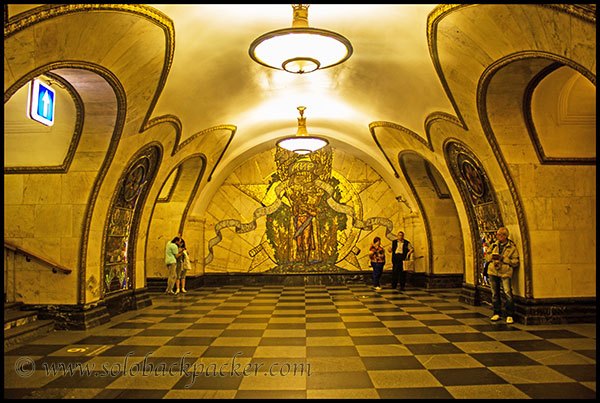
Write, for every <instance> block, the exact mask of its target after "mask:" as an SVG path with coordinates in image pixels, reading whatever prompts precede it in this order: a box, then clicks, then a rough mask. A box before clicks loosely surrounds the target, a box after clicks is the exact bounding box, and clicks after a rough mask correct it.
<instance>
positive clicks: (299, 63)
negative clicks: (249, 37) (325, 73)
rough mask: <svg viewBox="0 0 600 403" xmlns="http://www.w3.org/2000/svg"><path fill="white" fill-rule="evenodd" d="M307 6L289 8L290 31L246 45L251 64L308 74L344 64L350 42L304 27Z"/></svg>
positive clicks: (323, 30)
mask: <svg viewBox="0 0 600 403" xmlns="http://www.w3.org/2000/svg"><path fill="white" fill-rule="evenodd" d="M308 7H309V5H308V4H292V8H293V9H294V19H293V22H292V27H291V28H283V29H278V30H276V31H271V32H267V33H266V34H264V35H261V36H259V37H258V38H256V39H255V40H254V42H252V44H251V45H250V49H249V53H250V57H251V58H252V60H254V61H255V62H257V63H259V64H262V65H263V66H267V67H271V68H273V69H278V70H285V71H288V72H290V73H295V74H303V73H310V72H313V71H315V70H318V69H326V68H328V67H331V66H335V65H337V64H340V63H342V62H344V61H346V60H347V59H348V58H349V57H350V56H351V55H352V45H351V44H350V41H349V40H348V39H346V38H344V37H343V36H342V35H340V34H338V33H336V32H333V31H328V30H325V29H320V28H310V27H309V26H308Z"/></svg>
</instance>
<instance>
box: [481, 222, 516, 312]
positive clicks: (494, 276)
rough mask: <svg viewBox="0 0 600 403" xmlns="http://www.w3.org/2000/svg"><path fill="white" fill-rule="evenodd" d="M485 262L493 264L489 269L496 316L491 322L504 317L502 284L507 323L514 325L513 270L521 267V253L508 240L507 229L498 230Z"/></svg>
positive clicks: (488, 273)
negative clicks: (502, 294) (501, 293)
mask: <svg viewBox="0 0 600 403" xmlns="http://www.w3.org/2000/svg"><path fill="white" fill-rule="evenodd" d="M485 260H486V261H487V262H491V263H489V264H488V268H487V275H488V277H489V280H490V288H491V289H492V305H493V307H494V314H493V316H492V317H491V320H492V321H497V320H500V316H501V315H502V301H501V295H500V284H501V283H502V289H503V291H504V297H505V299H506V305H505V308H504V309H505V314H506V323H513V322H514V319H513V316H514V313H515V304H514V299H513V292H512V275H513V270H515V269H517V268H518V267H519V251H518V250H517V245H516V244H515V243H514V242H513V241H512V240H510V239H508V229H507V228H506V227H501V228H498V231H497V232H496V241H495V242H494V243H492V244H491V245H490V246H489V248H488V250H487V253H486V254H485Z"/></svg>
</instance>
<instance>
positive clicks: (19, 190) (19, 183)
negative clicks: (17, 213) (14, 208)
mask: <svg viewBox="0 0 600 403" xmlns="http://www.w3.org/2000/svg"><path fill="white" fill-rule="evenodd" d="M22 203H23V175H4V205H7V204H22Z"/></svg>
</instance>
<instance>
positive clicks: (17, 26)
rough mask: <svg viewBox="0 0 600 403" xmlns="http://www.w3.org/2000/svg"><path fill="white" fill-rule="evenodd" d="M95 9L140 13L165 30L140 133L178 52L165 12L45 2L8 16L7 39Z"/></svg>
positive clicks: (141, 7)
mask: <svg viewBox="0 0 600 403" xmlns="http://www.w3.org/2000/svg"><path fill="white" fill-rule="evenodd" d="M95 11H114V12H122V13H126V14H133V15H137V16H141V17H143V18H145V19H147V20H148V21H150V22H152V23H153V24H155V25H157V26H158V27H159V28H161V29H162V30H163V31H164V33H165V37H166V38H165V44H166V45H165V59H164V64H163V69H162V72H161V75H160V78H159V80H158V86H157V88H156V91H155V92H154V97H153V98H152V101H151V102H150V106H149V107H148V111H147V112H146V116H145V117H144V119H143V121H142V125H141V126H140V129H139V133H142V132H144V131H146V130H147V129H148V128H150V127H151V126H152V125H151V124H149V123H150V116H151V115H152V112H153V111H154V107H155V106H156V103H157V102H158V98H159V97H160V94H161V93H162V90H163V89H164V87H165V84H166V82H167V76H168V74H169V71H170V70H171V65H172V64H173V57H174V53H175V26H174V23H173V20H171V19H170V18H169V17H167V16H166V15H165V14H163V13H162V12H160V11H158V10H156V9H154V8H152V7H149V6H145V5H142V4H62V5H54V4H46V5H43V6H40V7H36V8H34V9H31V10H27V11H25V12H23V13H19V14H17V15H16V16H15V17H12V18H9V19H8V23H7V24H5V26H4V38H5V39H6V38H8V37H10V36H11V35H13V34H14V33H16V32H19V31H21V30H23V29H25V28H29V27H30V26H32V25H35V24H37V23H39V22H42V21H45V20H48V19H50V18H54V17H58V16H61V15H66V14H71V13H78V12H95Z"/></svg>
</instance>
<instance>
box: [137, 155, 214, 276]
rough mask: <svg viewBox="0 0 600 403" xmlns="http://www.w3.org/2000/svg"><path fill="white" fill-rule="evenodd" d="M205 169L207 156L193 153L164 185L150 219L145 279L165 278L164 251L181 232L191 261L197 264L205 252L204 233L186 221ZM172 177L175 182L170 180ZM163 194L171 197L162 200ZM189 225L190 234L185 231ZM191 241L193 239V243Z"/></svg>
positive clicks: (192, 223) (158, 194) (177, 167)
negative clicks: (197, 257)
mask: <svg viewBox="0 0 600 403" xmlns="http://www.w3.org/2000/svg"><path fill="white" fill-rule="evenodd" d="M206 167H207V159H206V156H205V155H204V154H202V153H196V154H192V155H190V156H188V157H187V158H185V159H183V160H181V161H180V162H179V163H177V164H176V165H175V166H174V167H173V168H172V169H171V171H170V172H169V174H168V175H167V176H166V177H165V180H164V182H163V183H162V184H161V186H160V190H159V192H158V193H157V196H156V199H155V200H154V203H153V205H152V210H151V212H150V218H149V220H148V231H147V237H146V247H145V256H144V261H145V278H146V279H147V278H148V277H166V271H165V270H166V267H165V264H164V248H165V245H166V243H167V241H169V240H171V239H172V238H173V237H174V236H175V235H177V234H178V233H180V234H182V235H183V236H184V238H188V239H187V240H186V247H187V249H188V251H189V253H190V256H191V257H192V259H191V260H194V261H196V260H197V259H195V257H196V256H199V255H200V254H201V253H202V242H201V241H202V231H201V229H200V230H199V229H198V228H196V226H195V225H194V222H190V221H189V220H187V216H188V212H189V209H190V206H191V203H192V202H193V200H194V199H195V196H196V193H197V191H198V188H199V185H200V182H202V179H203V177H204V173H205V171H206ZM172 176H173V177H174V180H172V181H171V180H170V178H171V177H172ZM167 185H169V186H170V188H169V189H167V188H166V186H167ZM163 194H168V198H166V199H165V198H164V197H161V195H163ZM186 224H188V227H189V231H188V232H184V230H185V229H186ZM190 239H193V240H192V242H190ZM189 274H192V273H189Z"/></svg>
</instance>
